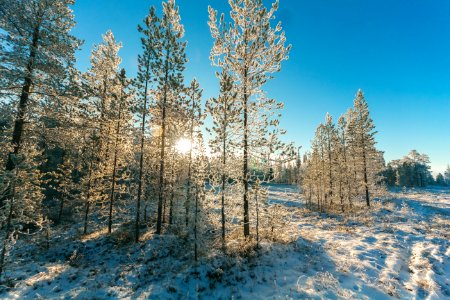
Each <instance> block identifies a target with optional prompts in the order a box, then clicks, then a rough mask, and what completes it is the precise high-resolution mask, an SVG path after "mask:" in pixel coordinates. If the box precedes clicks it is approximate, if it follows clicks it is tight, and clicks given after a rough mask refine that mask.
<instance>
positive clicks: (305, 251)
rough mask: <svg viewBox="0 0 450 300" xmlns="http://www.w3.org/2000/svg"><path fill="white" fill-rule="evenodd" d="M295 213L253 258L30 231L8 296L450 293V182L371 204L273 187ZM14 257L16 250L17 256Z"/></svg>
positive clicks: (170, 242)
mask: <svg viewBox="0 0 450 300" xmlns="http://www.w3.org/2000/svg"><path fill="white" fill-rule="evenodd" d="M269 204H270V205H272V204H281V205H283V206H284V207H285V208H286V211H287V212H288V213H289V214H288V215H289V216H290V218H289V222H287V225H285V227H284V228H282V229H281V230H282V232H283V234H284V236H286V237H288V238H287V240H286V241H284V242H277V243H273V242H269V241H264V242H262V243H261V249H260V250H259V251H258V253H254V254H253V255H250V256H249V257H236V256H228V257H224V256H223V255H222V254H221V253H220V252H218V251H211V253H208V254H207V255H203V257H202V260H201V261H200V262H199V264H198V265H195V264H194V263H193V262H192V256H191V253H190V252H189V251H186V249H185V248H184V247H182V246H180V240H179V238H178V237H176V236H173V235H166V236H161V237H157V236H153V235H152V234H151V233H146V235H145V236H144V239H145V240H146V241H145V242H142V243H140V244H137V245H136V244H132V243H126V242H123V243H121V242H118V241H120V239H119V238H118V237H119V231H116V233H115V235H114V234H113V237H108V236H107V235H106V234H105V232H104V231H102V230H99V231H95V232H94V233H93V234H90V235H88V236H84V237H81V235H80V234H79V232H80V230H81V228H77V227H75V226H74V227H67V228H60V229H58V230H57V229H55V232H53V233H52V240H51V241H50V249H49V250H45V249H44V248H43V247H42V245H40V244H37V245H35V244H29V243H26V241H24V240H21V241H18V243H17V244H16V246H15V250H14V252H13V253H12V257H11V259H9V260H8V265H7V269H6V280H4V282H3V283H2V286H0V299H26V298H32V299H34V298H37V299H39V298H41V299H44V298H45V299H46V298H52V299H72V298H78V299H117V298H121V299H122V298H124V299H139V298H141V299H147V298H151V299H197V298H200V299H267V298H271V299H281V298H283V299H286V298H289V299H298V298H310V299H329V298H332V299H339V298H340V299H365V298H366V299H386V298H418V299H443V298H449V297H450V247H449V246H450V242H449V236H450V190H445V189H421V190H413V189H412V190H401V189H400V190H395V191H391V192H390V194H389V195H388V197H386V198H385V199H380V200H377V201H375V202H374V203H373V207H372V208H371V209H370V211H369V212H367V213H357V214H353V215H344V216H339V215H332V214H320V213H317V212H311V211H309V210H307V209H306V208H305V207H304V203H303V200H302V199H301V198H300V197H299V195H298V191H297V190H296V189H295V188H294V187H292V186H285V185H278V186H269ZM12 258H14V259H12Z"/></svg>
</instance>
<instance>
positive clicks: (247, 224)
mask: <svg viewBox="0 0 450 300" xmlns="http://www.w3.org/2000/svg"><path fill="white" fill-rule="evenodd" d="M247 72H248V71H247V69H245V71H244V83H243V84H244V103H243V106H244V166H243V169H242V171H243V172H242V180H243V184H244V236H245V237H249V236H250V218H249V212H248V211H249V207H248V185H249V183H248V95H247Z"/></svg>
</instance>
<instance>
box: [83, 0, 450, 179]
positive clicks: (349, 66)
mask: <svg viewBox="0 0 450 300" xmlns="http://www.w3.org/2000/svg"><path fill="white" fill-rule="evenodd" d="M227 2H228V1H226V0H195V1H194V0H178V2H177V4H178V5H179V6H180V12H181V17H182V23H183V24H184V26H185V29H186V39H187V40H188V48H187V56H188V59H189V63H188V66H187V70H186V73H185V77H186V80H187V81H190V80H191V79H192V78H193V77H194V76H195V77H196V78H197V79H198V80H199V82H200V84H201V85H202V87H203V89H204V91H205V92H204V97H205V99H206V98H209V97H212V96H215V95H216V93H217V90H218V87H217V81H216V79H215V78H214V72H215V71H216V70H215V69H214V68H213V67H211V65H210V61H209V51H210V48H211V46H212V39H211V37H210V33H209V28H208V25H207V20H208V13H207V6H208V4H210V5H211V6H213V7H214V8H215V9H218V10H219V11H221V12H228V11H229V7H228V3H227ZM266 3H269V2H266ZM151 5H155V6H156V7H157V8H158V11H159V12H160V11H161V1H159V0H158V1H156V0H127V1H125V0H96V1H92V0H77V3H76V4H75V6H74V12H75V17H76V21H77V22H78V24H77V26H76V28H75V30H74V34H75V35H76V36H78V37H79V38H81V39H84V40H85V44H84V46H83V50H82V51H80V52H79V53H78V56H77V57H78V66H79V68H80V69H81V70H86V69H87V68H88V65H89V55H90V50H91V48H92V45H93V44H95V43H98V42H100V40H101V34H103V33H105V32H106V31H107V30H108V29H111V30H112V31H113V33H114V34H115V36H116V39H117V40H119V41H122V42H123V44H124V47H123V49H122V50H121V52H120V55H121V56H122V59H123V62H122V67H124V68H126V69H127V72H128V74H129V75H134V74H135V73H136V69H137V67H136V61H137V55H138V54H139V53H140V44H139V34H138V32H137V30H136V26H137V24H138V23H140V22H141V21H142V20H143V18H144V17H145V15H146V14H147V12H148V8H149V7H150V6H151ZM277 16H278V18H279V20H281V21H282V23H283V27H284V29H285V31H286V36H287V38H288V42H289V43H291V44H292V46H293V49H292V52H291V55H290V59H289V60H288V61H286V62H285V63H284V64H283V67H282V71H281V73H279V74H277V75H276V78H275V79H274V80H273V81H272V82H270V83H269V84H268V85H267V86H266V90H267V91H268V93H269V96H271V97H274V98H276V99H278V100H280V101H283V102H284V103H285V105H286V106H285V111H284V113H283V119H282V120H281V125H282V127H284V128H285V129H287V130H288V134H287V136H286V140H291V141H295V142H296V144H299V145H300V144H301V145H304V148H309V144H310V140H311V139H312V137H313V135H314V130H315V128H316V126H317V125H318V123H319V122H322V120H323V119H324V116H325V113H326V112H330V113H331V114H332V115H333V116H334V117H335V118H337V117H338V116H339V115H340V114H341V113H344V112H345V111H346V110H347V108H348V107H350V106H351V105H352V101H353V97H354V95H355V93H356V91H357V90H358V89H359V88H361V89H363V91H364V92H365V95H366V98H367V100H368V102H369V106H370V109H371V113H372V116H373V119H374V121H375V124H376V126H377V130H378V135H377V138H378V141H379V144H378V147H379V148H380V149H381V150H384V151H385V158H386V160H387V161H389V160H391V159H395V158H400V157H401V156H403V155H405V154H407V152H408V151H409V150H411V149H417V150H418V151H419V152H421V153H422V152H423V153H427V154H428V155H429V156H430V158H431V165H432V169H433V170H434V171H441V172H442V171H443V170H444V169H445V166H446V165H447V163H450V1H448V0H434V1H425V0H422V1H420V0H376V1H374V0H339V1H338V0H327V1H325V0H314V1H311V0H280V9H279V11H278V15H277Z"/></svg>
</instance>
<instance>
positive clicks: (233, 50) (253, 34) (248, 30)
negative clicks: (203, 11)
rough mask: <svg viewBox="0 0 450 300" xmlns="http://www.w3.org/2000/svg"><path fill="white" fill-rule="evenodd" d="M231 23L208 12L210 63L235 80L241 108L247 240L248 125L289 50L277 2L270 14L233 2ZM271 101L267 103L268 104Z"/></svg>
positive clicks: (259, 6) (253, 4)
mask: <svg viewBox="0 0 450 300" xmlns="http://www.w3.org/2000/svg"><path fill="white" fill-rule="evenodd" d="M229 4H230V6H231V13H230V16H231V19H232V23H231V24H227V23H226V22H225V20H224V15H223V14H222V15H221V17H220V20H219V22H218V24H217V11H215V10H214V9H212V8H211V7H209V8H208V10H209V23H208V24H209V26H210V30H211V35H212V37H213V38H214V40H215V43H214V47H213V49H212V51H211V60H212V62H213V64H214V65H215V66H218V67H221V68H223V69H224V70H225V71H226V72H228V73H229V74H230V75H231V76H232V77H233V81H234V83H235V85H236V87H237V90H236V92H237V93H238V101H239V105H240V106H241V107H242V114H243V115H242V121H241V122H242V130H243V132H242V149H241V150H242V155H243V157H242V161H243V166H242V185H243V188H244V192H243V209H244V211H243V227H244V236H245V237H249V236H250V219H249V195H248V193H249V180H250V178H249V177H250V170H249V160H250V156H249V155H250V153H249V147H250V143H249V138H250V135H251V133H252V130H253V128H254V127H253V126H252V124H250V123H249V118H250V114H251V108H252V106H253V104H254V103H256V101H257V100H256V98H257V97H256V96H257V95H260V96H262V97H260V100H261V101H260V102H259V103H258V104H259V106H260V107H265V106H270V105H271V104H270V99H267V98H266V97H264V95H261V94H262V86H263V85H264V84H265V83H266V81H267V80H268V79H270V78H271V74H272V73H275V72H278V71H279V70H280V69H281V62H282V61H283V60H286V59H287V58H288V53H289V50H290V46H288V47H285V41H286V38H285V36H284V32H283V31H282V29H281V24H280V23H278V24H277V26H276V27H275V28H272V27H271V22H272V21H273V19H274V14H275V12H276V11H277V9H278V2H275V3H274V4H273V5H272V8H271V9H270V10H267V9H266V8H265V7H264V6H263V3H262V1H261V0H256V1H249V0H231V1H229ZM266 100H268V101H266Z"/></svg>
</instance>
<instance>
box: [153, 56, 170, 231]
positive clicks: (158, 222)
mask: <svg viewBox="0 0 450 300" xmlns="http://www.w3.org/2000/svg"><path fill="white" fill-rule="evenodd" d="M167 56H169V54H167ZM165 69H166V74H165V79H164V97H163V103H162V117H161V156H160V161H159V196H158V216H157V220H156V234H161V227H162V208H163V207H162V206H163V198H164V185H165V183H164V167H165V153H166V152H165V151H166V103H167V92H168V91H167V88H168V84H169V61H168V60H167V59H166V66H165Z"/></svg>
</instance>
